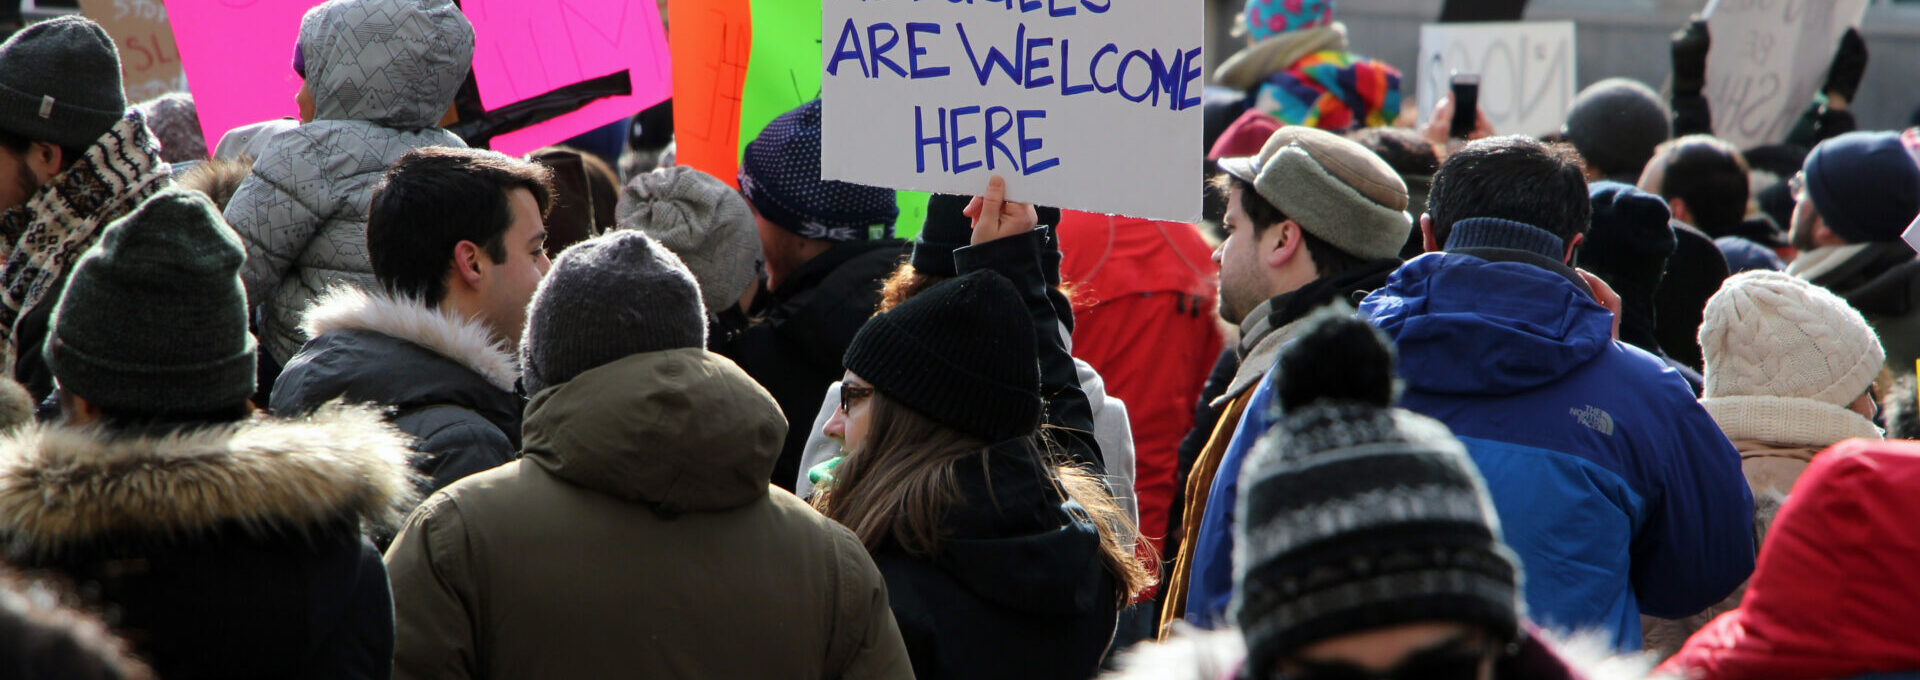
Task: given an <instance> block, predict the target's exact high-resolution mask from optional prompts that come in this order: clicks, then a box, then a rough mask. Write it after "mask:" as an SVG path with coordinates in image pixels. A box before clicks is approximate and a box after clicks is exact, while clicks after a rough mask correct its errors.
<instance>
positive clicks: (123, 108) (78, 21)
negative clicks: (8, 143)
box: [0, 16, 127, 149]
mask: <svg viewBox="0 0 1920 680" xmlns="http://www.w3.org/2000/svg"><path fill="white" fill-rule="evenodd" d="M126 113H127V95H126V92H125V91H124V89H123V87H122V85H121V81H120V52H119V51H118V50H117V49H115V48H114V46H113V38H110V37H108V36H107V32H106V30H104V29H102V28H100V25H99V24H96V23H93V21H92V20H90V19H87V18H86V17H82V16H63V17H59V18H55V19H48V20H46V21H42V22H40V23H37V24H34V25H32V26H28V27H26V28H23V29H20V31H19V32H17V33H14V34H13V37H10V38H8V39H7V41H6V42H5V43H0V130H6V131H8V132H11V133H13V134H16V135H20V136H23V137H26V138H27V139H30V140H35V141H43V142H52V143H54V144H57V145H60V146H63V147H66V148H69V149H78V148H83V147H86V146H88V145H90V144H92V143H93V141H94V140H95V139H97V138H99V137H100V135H102V134H105V133H106V131H107V128H110V127H113V125H114V123H116V122H118V121H119V120H120V118H121V117H122V116H124V115H126Z"/></svg>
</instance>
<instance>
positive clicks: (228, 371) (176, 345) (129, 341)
mask: <svg viewBox="0 0 1920 680" xmlns="http://www.w3.org/2000/svg"><path fill="white" fill-rule="evenodd" d="M246 259H247V254H246V249H245V248H244V247H243V246H241V245H240V237H239V235H237V234H235V233H234V232H233V229H232V228H231V227H228V226H227V223H226V222H225V221H224V220H222V219H221V218H220V211H219V210H218V209H217V208H215V207H214V205H213V202H212V201H209V200H207V198H206V197H205V196H203V195H201V194H200V193H199V192H194V191H183V190H180V189H168V190H166V191H162V192H160V193H158V194H155V195H154V196H153V197H152V198H149V199H147V201H146V202H145V203H142V204H140V207H138V208H135V209H134V211H133V212H132V213H130V214H128V215H127V216H126V217H123V218H120V219H119V220H117V221H115V222H113V223H112V224H108V225H107V227H106V229H105V230H103V231H102V232H101V236H100V242H99V243H96V244H94V245H93V247H92V248H89V249H87V252H86V254H85V255H82V256H80V261H79V262H77V263H75V264H74V266H73V276H72V278H71V279H69V280H68V281H67V288H66V291H65V292H64V293H63V294H62V295H61V296H60V303H59V304H58V305H57V306H56V307H54V310H53V319H52V324H51V325H52V332H50V333H48V334H47V344H46V346H45V350H44V351H45V356H46V359H47V365H48V366H49V367H51V368H52V369H53V375H54V377H55V378H57V379H59V381H60V385H61V387H62V388H63V389H67V390H70V391H72V392H73V393H74V394H75V395H78V396H80V397H81V398H83V399H86V400H87V402H89V403H91V404H93V405H95V406H99V407H101V408H104V409H107V410H112V411H118V412H121V413H133V414H147V415H168V414H200V413H210V412H215V411H219V410H222V409H228V408H234V407H237V406H241V405H244V404H246V403H247V398H248V397H249V396H252V395H253V390H254V373H255V370H256V369H257V368H258V366H257V362H256V359H255V355H254V352H255V344H254V340H253V335H252V334H250V333H248V332H247V295H246V290H245V289H244V288H243V287H242V286H241V284H240V266H241V264H243V263H244V262H246Z"/></svg>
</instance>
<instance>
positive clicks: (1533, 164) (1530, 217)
mask: <svg viewBox="0 0 1920 680" xmlns="http://www.w3.org/2000/svg"><path fill="white" fill-rule="evenodd" d="M1427 214H1428V215H1431V216H1432V217H1433V236H1434V240H1436V241H1438V242H1439V243H1440V244H1441V246H1442V247H1444V246H1445V245H1446V243H1447V235H1448V234H1450V233H1452V230H1453V224H1454V223H1455V222H1458V221H1460V220H1464V219H1469V218H1474V217H1498V218H1502V219H1508V220H1513V221H1515V222H1521V223H1525V224H1530V225H1533V226H1536V227H1539V228H1541V229H1545V230H1547V231H1549V232H1552V233H1553V234H1554V235H1555V236H1559V237H1560V238H1561V239H1564V240H1572V239H1573V237H1574V236H1575V235H1577V234H1583V233H1586V231H1587V224H1588V222H1589V221H1590V220H1592V219H1593V203H1592V201H1591V199H1588V198H1587V180H1586V174H1585V169H1584V168H1583V167H1582V166H1581V164H1580V155H1579V154H1578V153H1576V152H1575V151H1574V150H1573V148H1572V147H1569V146H1567V145H1565V144H1542V143H1540V142H1539V141H1538V140H1535V139H1532V138H1530V137H1492V138H1489V139H1482V140H1479V141H1476V142H1473V143H1470V144H1468V145H1466V146H1465V147H1463V148H1461V149H1460V150H1459V151H1456V152H1454V153H1453V155H1451V156H1448V157H1447V160H1446V162H1445V163H1442V164H1441V165H1440V171H1439V172H1436V173H1434V175H1433V190H1432V192H1431V193H1429V194H1427Z"/></svg>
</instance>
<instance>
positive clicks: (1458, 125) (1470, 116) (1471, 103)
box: [1447, 73, 1480, 139]
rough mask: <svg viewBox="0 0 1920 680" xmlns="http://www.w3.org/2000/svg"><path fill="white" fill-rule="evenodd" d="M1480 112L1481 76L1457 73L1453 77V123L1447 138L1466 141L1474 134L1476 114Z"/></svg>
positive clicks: (1448, 130)
mask: <svg viewBox="0 0 1920 680" xmlns="http://www.w3.org/2000/svg"><path fill="white" fill-rule="evenodd" d="M1479 110H1480V76H1479V75H1477V74H1463V73H1456V74H1454V75H1453V121H1452V123H1451V124H1450V125H1449V127H1448V128H1447V136H1448V137H1453V138H1455V139H1466V137H1467V135H1469V134H1472V133H1473V123H1474V114H1475V113H1476V112H1478V111H1479Z"/></svg>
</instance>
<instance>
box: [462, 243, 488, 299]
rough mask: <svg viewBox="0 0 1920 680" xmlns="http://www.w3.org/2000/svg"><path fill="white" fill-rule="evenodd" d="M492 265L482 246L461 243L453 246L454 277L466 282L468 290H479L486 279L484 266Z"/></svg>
mask: <svg viewBox="0 0 1920 680" xmlns="http://www.w3.org/2000/svg"><path fill="white" fill-rule="evenodd" d="M485 263H491V261H490V260H488V259H487V254H486V252H485V251H484V250H482V249H481V248H480V244H478V243H474V242H472V241H461V242H459V243H456V244H454V246H453V275H454V277H456V278H458V279H460V280H461V281H464V282H466V284H467V287H468V288H479V287H481V283H482V282H483V281H484V280H485V279H486V269H485V266H484V264H485Z"/></svg>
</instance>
